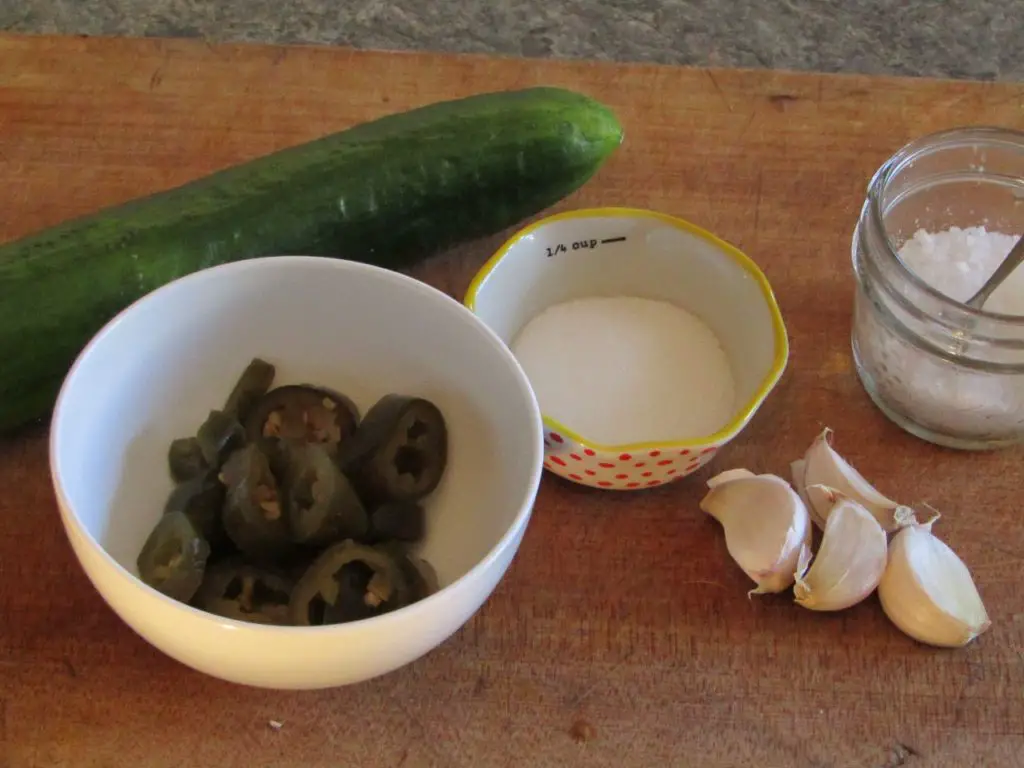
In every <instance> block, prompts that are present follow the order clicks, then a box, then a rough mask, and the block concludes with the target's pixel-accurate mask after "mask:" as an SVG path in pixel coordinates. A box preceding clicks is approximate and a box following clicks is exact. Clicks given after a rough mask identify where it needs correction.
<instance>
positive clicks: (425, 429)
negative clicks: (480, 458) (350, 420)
mask: <svg viewBox="0 0 1024 768" xmlns="http://www.w3.org/2000/svg"><path fill="white" fill-rule="evenodd" d="M341 462H342V466H343V468H344V469H345V472H346V474H348V475H349V477H350V478H352V480H353V482H354V483H355V484H356V487H357V488H358V489H359V491H360V492H361V493H362V494H363V496H364V498H365V499H366V500H367V501H369V502H371V503H373V502H376V503H380V502H383V501H416V500H417V499H421V498H423V497H424V496H426V495H427V494H428V493H430V492H431V491H433V490H434V489H435V488H436V487H437V485H438V483H440V482H441V477H442V475H444V471H445V467H446V466H447V463H448V429H447V425H446V424H445V420H444V416H443V415H442V414H441V411H440V410H439V409H438V408H437V406H436V405H434V404H433V403H431V402H430V401H429V400H425V399H424V398H421V397H407V396H405V395H396V394H390V395H385V396H384V397H382V398H381V399H380V400H378V401H377V403H376V404H375V405H374V406H373V407H372V408H370V410H369V411H367V413H366V416H364V417H363V420H362V422H361V423H360V424H359V427H358V429H356V433H355V435H354V436H353V437H352V439H351V440H350V441H349V443H348V446H347V448H346V450H345V451H344V453H343V454H342V458H341Z"/></svg>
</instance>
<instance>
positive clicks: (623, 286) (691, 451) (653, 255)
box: [465, 208, 789, 490]
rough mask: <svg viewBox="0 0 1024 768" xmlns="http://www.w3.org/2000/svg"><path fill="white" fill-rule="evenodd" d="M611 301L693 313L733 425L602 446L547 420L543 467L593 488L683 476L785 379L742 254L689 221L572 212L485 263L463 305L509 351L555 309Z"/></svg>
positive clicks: (762, 293)
mask: <svg viewBox="0 0 1024 768" xmlns="http://www.w3.org/2000/svg"><path fill="white" fill-rule="evenodd" d="M615 295H629V296H636V297H642V298H648V299H658V300H662V301H668V302H672V303H674V304H676V305H677V306H680V307H682V308H684V309H687V310H689V311H690V312H692V313H694V314H695V315H697V316H698V317H699V318H701V319H702V320H703V321H704V322H705V323H706V324H707V325H708V326H709V327H710V328H711V330H712V331H713V332H714V333H715V335H716V336H717V337H718V339H719V341H720V342H721V344H722V346H723V348H724V350H725V352H726V355H727V356H728V358H729V360H730V363H731V365H732V370H733V375H734V377H735V380H736V388H737V398H736V400H737V405H736V409H735V411H734V413H733V415H732V418H731V419H730V420H729V421H728V423H727V424H725V425H724V426H723V427H722V428H721V429H719V430H718V431H717V432H715V433H714V434H710V435H700V436H680V438H679V439H678V440H671V441H659V442H642V443H633V444H628V445H604V444H601V443H597V442H595V441H594V440H591V439H588V437H587V436H586V435H582V434H580V433H579V431H578V430H576V429H574V428H573V425H572V424H561V423H559V422H558V421H557V420H555V419H553V418H551V417H550V416H549V415H547V414H545V415H544V425H545V430H546V434H545V439H544V443H545V453H546V455H545V461H544V466H545V467H546V468H547V469H549V470H550V471H552V472H554V473H555V474H558V475H560V476H562V477H565V478H567V479H569V480H572V481H574V482H577V483H582V484H584V485H591V486H594V487H597V488H606V489H609V490H642V489H644V488H650V487H654V486H659V485H663V484H665V483H668V482H672V481H675V480H679V479H681V478H683V477H686V476H687V475H689V474H691V473H692V472H694V471H695V470H697V469H699V468H700V467H701V466H703V465H704V464H705V463H707V461H708V460H709V459H710V458H711V457H712V456H713V455H714V454H715V452H716V451H718V450H719V449H720V448H721V447H722V446H724V445H725V444H726V443H728V442H729V441H730V440H732V439H733V438H735V437H736V435H737V434H739V433H740V431H741V430H742V429H743V428H744V427H745V426H746V425H747V424H748V423H749V421H750V419H751V418H752V417H753V415H754V414H755V413H756V412H757V410H758V408H760V406H761V404H762V403H763V402H764V400H765V398H766V397H768V395H769V394H770V393H771V391H772V389H774V387H775V385H776V384H777V383H778V381H779V379H780V378H781V377H782V374H783V371H784V370H785V367H786V362H787V359H788V356H789V345H788V340H787V337H786V328H785V325H784V324H783V321H782V315H781V313H780V312H779V308H778V305H777V304H776V301H775V297H774V295H773V293H772V289H771V286H770V285H769V284H768V280H767V279H766V278H765V276H764V274H763V273H762V272H761V270H760V269H759V268H758V267H757V265H756V264H755V263H754V262H753V261H751V259H750V258H749V257H747V256H746V255H745V254H743V253H742V252H740V251H739V250H738V249H737V248H735V247H734V246H732V245H730V244H729V243H727V242H725V241H723V240H720V239H719V238H717V237H715V236H714V235H712V234H711V233H709V232H707V231H705V230H703V229H701V228H700V227H697V226H694V225H693V224H691V223H689V222H687V221H684V220H682V219H678V218H675V217H673V216H668V215H666V214H663V213H657V212H654V211H645V210H638V209H632V208H600V209H589V210H577V211H569V212H567V213H561V214H557V215H555V216H551V217H548V218H546V219H541V220H539V221H537V222H535V223H533V224H531V225H530V226H528V227H526V228H525V229H523V230H521V231H520V232H517V233H516V234H515V235H513V236H512V237H511V238H510V239H509V240H508V242H506V243H505V244H504V245H503V246H502V247H501V249H499V250H498V252H497V253H496V254H495V255H494V256H493V257H492V258H491V259H490V261H488V263H487V264H485V265H484V267H483V268H482V269H481V270H480V272H479V273H478V274H477V276H476V278H475V279H474V280H473V283H472V285H471V286H470V289H469V291H468V293H467V294H466V299H465V303H466V306H468V307H469V308H470V309H471V310H473V312H475V313H476V314H477V316H479V317H480V318H481V319H482V320H483V321H484V322H485V323H487V325H489V326H490V327H491V328H493V329H494V331H495V332H496V333H497V334H498V336H499V337H501V339H502V340H503V341H504V342H505V343H506V344H509V345H511V344H512V342H513V340H514V339H515V338H516V336H517V335H518V333H519V331H520V330H521V329H522V328H523V326H524V325H526V323H527V322H529V320H530V319H532V318H533V317H534V316H536V315H537V314H539V313H540V312H542V311H543V310H544V309H546V308H547V307H549V306H551V305H553V304H558V303H561V302H565V301H570V300H572V299H577V298H582V297H587V296H615ZM542 405H543V404H542ZM664 407H670V405H669V404H665V406H664Z"/></svg>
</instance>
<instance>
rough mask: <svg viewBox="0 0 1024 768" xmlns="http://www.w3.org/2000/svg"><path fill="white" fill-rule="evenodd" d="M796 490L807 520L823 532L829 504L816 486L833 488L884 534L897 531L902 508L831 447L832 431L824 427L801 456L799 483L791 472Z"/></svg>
mask: <svg viewBox="0 0 1024 768" xmlns="http://www.w3.org/2000/svg"><path fill="white" fill-rule="evenodd" d="M794 482H795V483H797V490H798V491H799V492H800V493H802V494H803V495H804V496H805V498H806V499H807V504H808V507H809V511H810V513H811V519H812V520H813V521H814V524H815V525H817V526H818V527H819V528H821V529H822V530H824V528H825V521H826V520H827V519H828V513H829V510H830V509H831V507H832V503H831V501H830V499H829V497H828V495H827V494H826V493H825V492H824V491H823V490H822V488H821V487H820V486H825V487H827V488H833V489H835V490H836V491H839V493H841V494H842V495H843V496H846V497H847V498H850V499H853V500H854V501H856V502H857V503H858V504H860V505H861V506H862V507H864V508H865V509H866V510H868V512H870V513H871V514H872V515H874V517H875V519H876V520H877V521H878V522H879V524H880V525H881V526H882V528H884V529H885V530H886V531H888V532H891V531H895V530H898V529H899V528H900V527H901V523H900V522H899V519H898V515H902V514H903V513H902V512H900V510H905V509H906V507H903V506H902V505H900V504H898V503H896V502H895V501H893V500H892V499H890V498H888V497H886V496H883V495H882V494H881V493H879V492H878V491H877V490H876V489H875V487H874V486H873V485H871V483H869V482H868V481H867V480H866V479H864V476H863V475H861V473H860V472H858V471H857V470H856V469H855V468H854V467H853V466H852V465H851V464H850V463H849V462H847V461H846V459H844V458H843V457H842V456H840V455H839V454H838V453H837V452H836V451H835V449H834V448H833V447H832V430H831V429H829V428H828V427H826V428H825V429H824V430H823V431H822V432H821V434H820V435H818V437H816V438H815V440H814V442H813V443H811V446H810V448H808V449H807V452H806V453H805V454H804V466H803V475H802V477H800V478H799V479H798V478H797V476H796V472H794Z"/></svg>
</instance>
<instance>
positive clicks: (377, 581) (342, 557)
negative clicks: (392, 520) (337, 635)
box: [289, 539, 410, 626]
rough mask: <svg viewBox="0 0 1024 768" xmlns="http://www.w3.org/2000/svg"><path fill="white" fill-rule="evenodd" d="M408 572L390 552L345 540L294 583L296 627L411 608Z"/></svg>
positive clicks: (291, 608) (292, 609) (291, 611)
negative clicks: (408, 606) (406, 572)
mask: <svg viewBox="0 0 1024 768" xmlns="http://www.w3.org/2000/svg"><path fill="white" fill-rule="evenodd" d="M409 598H410V586H409V584H408V582H407V581H406V576H405V573H404V572H403V571H402V569H401V567H400V566H399V565H398V563H397V562H395V559H394V558H393V557H392V556H391V555H390V554H389V553H388V552H386V551H384V550H381V549H376V548H374V547H369V546H366V545H364V544H357V543H356V542H354V541H352V540H350V539H347V540H345V541H342V542H339V543H338V544H334V545H333V546H331V547H328V548H327V549H326V550H324V551H323V553H322V554H321V555H320V556H319V557H318V558H317V559H316V560H315V561H313V564H312V565H311V566H310V567H309V568H308V569H307V570H306V572H305V573H304V574H303V575H302V578H300V579H299V581H298V583H297V584H296V585H295V589H294V590H293V591H292V599H291V603H290V606H289V615H290V618H291V622H292V624H295V625H298V626H317V625H323V624H340V623H344V622H349V621H358V620H360V619H366V618H370V617H372V616H379V615H381V614H383V613H387V612H389V611H392V610H395V609H396V608H400V607H402V606H403V605H407V604H408V602H409Z"/></svg>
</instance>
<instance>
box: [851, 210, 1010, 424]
mask: <svg viewBox="0 0 1024 768" xmlns="http://www.w3.org/2000/svg"><path fill="white" fill-rule="evenodd" d="M1017 239H1018V236H1017V235H1011V234H1004V233H1000V232H989V231H987V230H986V229H985V228H984V227H966V228H960V227H951V228H949V229H947V230H945V231H941V232H927V231H924V230H919V231H917V232H915V233H914V236H913V237H912V238H910V239H909V240H907V241H906V242H905V243H904V244H903V246H902V247H901V248H900V250H899V257H900V259H901V260H902V261H903V263H904V264H905V265H906V266H907V267H908V268H909V269H910V270H911V271H913V272H914V273H915V274H916V275H917V276H918V277H920V278H921V279H922V280H923V281H924V282H926V283H927V284H929V285H930V286H931V287H932V288H934V289H935V290H937V291H939V292H940V293H942V294H944V295H946V296H947V297H949V298H951V299H953V300H955V301H961V302H962V301H965V300H967V299H969V298H970V297H971V296H973V295H974V294H975V293H976V292H977V290H978V289H979V288H981V286H982V285H983V284H984V283H985V281H986V280H987V279H988V278H989V277H990V276H991V275H992V273H993V272H994V271H995V269H996V267H997V266H998V265H999V263H1000V262H1001V261H1002V260H1003V259H1004V258H1005V257H1006V255H1007V254H1008V253H1009V252H1010V249H1011V248H1012V247H1013V245H1014V243H1016V241H1017ZM985 309H986V310H987V311H991V312H999V313H1003V314H1011V315H1024V270H1021V269H1017V270H1016V271H1015V272H1014V273H1013V274H1012V275H1011V276H1010V277H1009V278H1008V279H1007V280H1006V281H1005V282H1004V283H1003V284H1002V285H1001V286H1000V287H999V289H998V290H996V291H995V292H993V294H992V296H991V297H990V298H989V300H988V301H987V302H986V304H985ZM856 338H857V340H858V345H859V355H860V357H861V362H862V364H863V365H864V366H865V367H866V368H867V369H868V370H869V371H870V372H871V376H872V377H873V379H874V385H875V388H876V389H877V390H878V393H879V395H881V396H882V398H883V399H884V400H887V401H889V402H890V403H893V404H896V405H897V407H898V408H899V409H900V410H901V411H903V412H904V413H906V414H908V415H911V417H912V418H914V419H915V420H916V421H917V422H918V423H919V424H922V425H925V426H926V427H928V428H930V429H933V430H938V431H950V430H952V431H954V432H958V433H963V434H975V435H981V434H986V433H991V434H997V433H1000V432H1001V430H1003V429H1005V427H1006V425H1007V424H1012V423H1016V422H1018V421H1019V420H1020V419H1021V417H1022V415H1024V379H1022V378H1021V377H1019V376H999V375H995V374H988V373H985V372H982V371H977V370H973V369H966V368H963V367H961V366H958V365H955V364H953V363H951V362H948V361H947V360H944V359H943V358H941V357H938V356H936V355H933V354H932V353H930V352H928V351H925V350H923V349H920V348H918V347H916V346H915V345H914V344H913V343H911V342H910V341H908V340H907V339H905V338H903V337H902V336H901V335H900V334H898V333H896V332H895V331H894V330H893V329H892V328H889V327H888V326H887V325H886V324H885V323H884V322H883V321H882V320H881V319H880V318H879V317H878V316H877V315H876V314H875V313H874V312H865V313H864V314H863V316H862V317H861V318H860V321H859V327H858V330H857V334H856Z"/></svg>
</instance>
